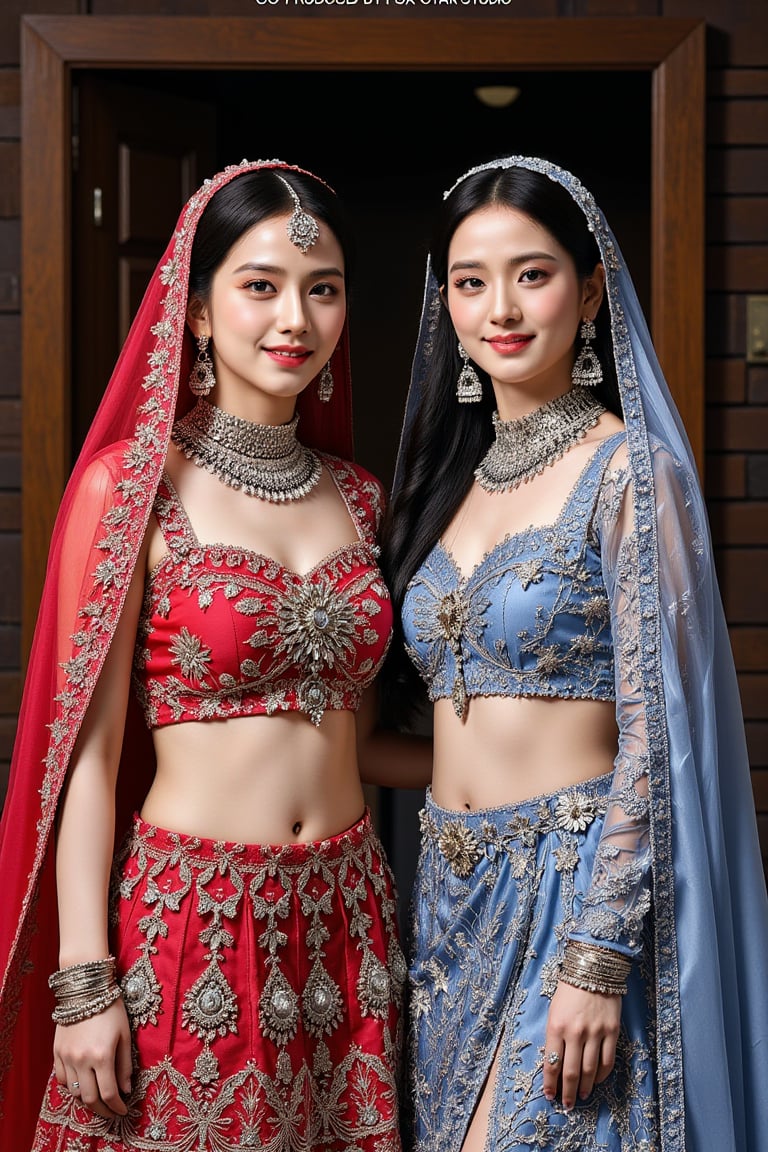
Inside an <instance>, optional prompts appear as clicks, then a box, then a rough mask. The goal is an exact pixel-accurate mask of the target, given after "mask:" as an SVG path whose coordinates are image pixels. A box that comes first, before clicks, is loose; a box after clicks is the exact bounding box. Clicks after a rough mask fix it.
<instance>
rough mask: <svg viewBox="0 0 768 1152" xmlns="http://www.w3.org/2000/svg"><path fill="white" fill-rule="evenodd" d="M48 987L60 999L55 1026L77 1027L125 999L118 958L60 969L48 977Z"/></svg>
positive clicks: (87, 962) (111, 957)
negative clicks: (121, 998) (116, 963)
mask: <svg viewBox="0 0 768 1152" xmlns="http://www.w3.org/2000/svg"><path fill="white" fill-rule="evenodd" d="M48 987H49V988H50V989H51V990H52V992H53V994H54V996H55V997H56V1007H55V1008H54V1010H53V1021H54V1023H55V1024H65V1025H66V1024H77V1023H79V1021H80V1020H87V1019H88V1017H89V1016H98V1014H99V1012H103V1011H104V1009H105V1008H109V1006H110V1004H114V1002H115V1000H117V999H118V997H119V996H120V995H121V992H120V985H119V984H118V982H117V979H116V978H115V958H114V956H107V958H106V960H87V961H86V962H85V963H84V964H72V965H70V966H69V967H68V968H60V969H59V971H58V972H54V973H53V975H52V976H49V977H48Z"/></svg>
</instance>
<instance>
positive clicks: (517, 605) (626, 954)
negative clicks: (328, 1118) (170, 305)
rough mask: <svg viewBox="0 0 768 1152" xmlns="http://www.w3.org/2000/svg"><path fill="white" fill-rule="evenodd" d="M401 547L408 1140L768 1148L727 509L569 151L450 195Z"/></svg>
mask: <svg viewBox="0 0 768 1152" xmlns="http://www.w3.org/2000/svg"><path fill="white" fill-rule="evenodd" d="M384 562H385V564H384V566H385V571H386V572H387V573H388V576H389V581H390V585H391V588H392V591H393V598H394V600H395V603H396V604H397V605H398V606H399V608H400V611H401V613H402V632H403V641H404V644H403V646H402V649H401V650H402V653H403V656H402V659H399V657H398V653H397V651H396V650H395V651H394V652H393V656H392V660H391V662H390V669H389V671H390V703H394V704H395V706H397V704H398V701H399V702H400V704H399V706H400V707H401V708H402V707H403V706H404V704H403V702H404V701H406V702H407V701H408V700H409V699H411V698H413V687H414V680H415V678H416V677H415V673H414V669H415V670H416V672H418V674H419V675H420V677H421V679H423V681H424V682H425V683H426V686H427V689H428V694H429V698H430V700H432V701H433V702H434V710H433V718H434V768H433V777H432V786H431V789H430V791H429V792H428V795H427V800H426V805H425V808H424V810H423V812H422V814H421V826H422V844H421V854H420V859H419V866H418V872H417V879H416V886H415V892H414V899H413V940H412V957H411V967H410V1021H411V1024H410V1084H409V1088H410V1092H409V1097H410V1105H411V1108H412V1113H413V1116H412V1126H413V1127H412V1134H411V1137H412V1147H413V1149H414V1152H481V1150H483V1149H485V1150H486V1152H512V1150H513V1149H514V1150H517V1149H544V1150H547V1152H554V1150H557V1152H576V1150H578V1152H585V1150H598V1149H599V1150H606V1152H765V1150H766V1149H768V1106H767V1105H766V1096H765V1087H764V1086H765V1084H766V1083H768V990H767V989H766V982H765V979H764V976H763V975H762V973H763V972H764V964H765V956H766V954H768V904H767V902H766V892H765V884H764V878H763V874H762V868H761V861H760V855H759V850H758V845H757V836H756V822H755V815H754V806H753V801H752V795H751V789H750V780H749V768H748V763H747V759H746V751H745V743H744V733H743V724H742V721H741V714H740V709H739V700H738V692H737V690H736V687H735V676H734V671H733V661H732V657H731V654H730V649H729V646H728V639H727V633H726V630H725V624H724V620H723V614H722V608H721V604H720V599H719V593H718V590H717V583H716V578H715V574H714V568H713V562H712V548H711V542H710V539H709V533H708V528H707V521H706V512H705V508H704V504H703V499H702V496H701V493H700V490H699V487H698V482H697V477H696V469H695V465H694V462H693V458H692V454H691V450H690V446H689V444H688V441H687V439H686V436H685V432H684V430H683V428H682V424H681V422H680V419H679V416H678V414H677V412H676V410H675V407H674V404H673V402H672V400H671V398H670V395H669V392H668V390H667V387H666V384H665V383H664V380H663V377H662V374H661V372H660V369H659V366H658V363H657V360H656V357H655V354H654V351H653V348H652V345H651V341H650V337H649V335H648V331H647V327H646V325H645V321H644V319H643V316H642V312H641V310H640V307H639V304H638V302H637V298H636V296H635V293H634V289H633V287H632V283H631V280H630V277H629V275H628V273H627V270H626V268H625V266H624V264H623V260H622V257H621V253H620V252H619V249H618V247H617V245H616V242H615V239H614V237H613V235H612V233H611V232H610V230H609V228H608V226H607V224H606V223H605V220H604V218H603V216H602V214H601V213H600V211H599V209H598V208H597V206H596V205H595V203H594V200H593V199H592V197H591V195H590V194H589V193H588V192H587V191H586V190H585V189H584V187H583V186H582V185H581V184H580V183H579V181H578V180H577V179H575V178H574V177H573V176H572V175H571V174H570V173H568V172H565V171H563V170H561V169H559V168H557V167H555V166H554V165H552V164H550V163H548V162H547V161H544V160H540V159H537V158H524V157H510V158H506V159H503V160H497V161H492V162H491V163H489V164H487V165H482V166H480V167H479V168H476V169H473V170H472V171H471V172H469V173H467V174H466V175H465V176H463V177H462V178H461V179H460V180H459V181H458V182H457V184H456V185H454V187H453V189H451V190H450V192H449V193H448V194H446V200H445V205H444V209H443V211H442V214H441V216H440V219H439V221H438V225H437V229H436V233H435V240H434V243H433V246H432V251H431V257H430V263H429V267H428V274H427V285H426V296H425V302H424V310H423V316H422V324H421V330H420V335H419V341H418V345H417V351H416V358H415V364H414V373H413V379H412V384H411V390H410V393H409V399H408V406H407V411H406V420H405V429H404V433H403V438H402V442H401V449H400V455H399V459H398V467H397V474H396V480H395V493H394V497H393V502H392V506H391V509H390V518H389V524H388V527H387V532H386V536H385V552H384ZM402 714H403V713H402V711H401V712H400V715H401V717H402Z"/></svg>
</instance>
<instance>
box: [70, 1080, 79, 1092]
mask: <svg viewBox="0 0 768 1152" xmlns="http://www.w3.org/2000/svg"><path fill="white" fill-rule="evenodd" d="M79 1087H80V1081H79V1080H73V1081H72V1083H71V1084H70V1088H71V1089H72V1091H73V1092H77V1090H78V1088H79Z"/></svg>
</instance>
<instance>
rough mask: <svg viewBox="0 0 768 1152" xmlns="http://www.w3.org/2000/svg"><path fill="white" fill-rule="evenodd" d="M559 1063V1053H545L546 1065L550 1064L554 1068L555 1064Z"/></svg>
mask: <svg viewBox="0 0 768 1152" xmlns="http://www.w3.org/2000/svg"><path fill="white" fill-rule="evenodd" d="M559 1063H560V1053H559V1052H547V1064H551V1065H552V1066H553V1067H554V1065H555V1064H559Z"/></svg>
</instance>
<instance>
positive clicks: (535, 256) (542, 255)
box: [448, 252, 557, 272]
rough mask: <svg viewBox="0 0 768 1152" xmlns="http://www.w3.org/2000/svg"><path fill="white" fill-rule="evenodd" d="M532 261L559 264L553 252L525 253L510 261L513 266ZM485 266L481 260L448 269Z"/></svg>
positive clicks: (457, 264) (459, 263) (458, 263)
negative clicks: (546, 261) (547, 261)
mask: <svg viewBox="0 0 768 1152" xmlns="http://www.w3.org/2000/svg"><path fill="white" fill-rule="evenodd" d="M531 260H549V261H550V262H551V263H553V264H556V263H557V256H553V255H552V253H551V252H523V253H522V254H521V255H520V256H515V258H514V259H513V260H510V262H509V263H510V264H512V265H513V266H515V265H518V264H528V263H529V262H530V261H531ZM484 267H485V265H484V264H483V263H482V261H480V260H456V261H455V263H453V264H451V266H450V268H449V269H448V271H449V272H458V271H460V270H461V269H470V268H484Z"/></svg>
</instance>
